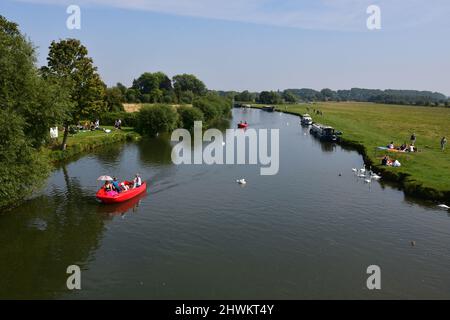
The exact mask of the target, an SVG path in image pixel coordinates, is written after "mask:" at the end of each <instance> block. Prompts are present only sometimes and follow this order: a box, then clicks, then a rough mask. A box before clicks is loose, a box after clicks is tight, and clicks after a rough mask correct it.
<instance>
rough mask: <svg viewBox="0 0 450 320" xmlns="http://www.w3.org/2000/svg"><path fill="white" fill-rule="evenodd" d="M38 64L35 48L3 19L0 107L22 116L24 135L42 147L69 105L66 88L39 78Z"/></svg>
mask: <svg viewBox="0 0 450 320" xmlns="http://www.w3.org/2000/svg"><path fill="white" fill-rule="evenodd" d="M35 61H36V58H35V51H34V47H33V45H32V44H31V43H30V42H29V41H28V40H27V39H26V38H25V37H24V36H23V35H22V34H21V33H20V31H19V29H18V26H17V24H15V23H13V22H10V21H8V20H6V19H5V18H4V17H3V16H0V70H1V72H0V108H1V109H3V110H8V111H9V112H15V113H17V114H18V115H20V116H21V117H22V118H23V120H24V127H23V130H24V133H25V136H26V137H27V139H29V140H30V143H31V144H32V145H33V146H40V145H41V144H42V143H44V142H45V141H46V140H47V139H48V138H49V128H50V126H54V125H55V124H56V123H57V122H58V121H60V120H61V119H62V118H63V117H64V115H65V112H66V110H67V108H69V107H70V103H69V102H68V92H67V91H65V90H64V88H61V87H59V86H58V84H57V83H53V82H51V81H46V80H45V79H43V78H42V77H41V76H40V74H39V72H38V69H37V68H36V66H35Z"/></svg>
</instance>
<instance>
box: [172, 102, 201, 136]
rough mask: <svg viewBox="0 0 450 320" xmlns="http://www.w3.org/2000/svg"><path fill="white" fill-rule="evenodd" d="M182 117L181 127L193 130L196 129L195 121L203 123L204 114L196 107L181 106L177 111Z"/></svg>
mask: <svg viewBox="0 0 450 320" xmlns="http://www.w3.org/2000/svg"><path fill="white" fill-rule="evenodd" d="M177 112H178V114H179V116H180V122H181V127H183V128H185V129H188V130H191V129H192V128H194V121H203V120H204V116H203V112H202V111H201V110H200V109H198V108H195V107H187V106H181V107H179V108H178V109H177Z"/></svg>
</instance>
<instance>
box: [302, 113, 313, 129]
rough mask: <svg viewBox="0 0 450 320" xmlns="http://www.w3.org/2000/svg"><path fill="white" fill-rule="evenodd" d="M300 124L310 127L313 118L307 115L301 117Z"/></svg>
mask: <svg viewBox="0 0 450 320" xmlns="http://www.w3.org/2000/svg"><path fill="white" fill-rule="evenodd" d="M300 123H301V124H302V125H304V126H310V125H312V124H313V120H312V118H311V116H310V115H309V114H307V113H305V114H304V115H302V116H301V119H300Z"/></svg>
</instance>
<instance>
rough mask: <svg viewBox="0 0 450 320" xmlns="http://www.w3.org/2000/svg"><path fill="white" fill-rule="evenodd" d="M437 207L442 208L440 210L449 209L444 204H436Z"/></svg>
mask: <svg viewBox="0 0 450 320" xmlns="http://www.w3.org/2000/svg"><path fill="white" fill-rule="evenodd" d="M438 207H439V208H442V209H447V210H448V209H450V207H449V206H447V205H445V204H438Z"/></svg>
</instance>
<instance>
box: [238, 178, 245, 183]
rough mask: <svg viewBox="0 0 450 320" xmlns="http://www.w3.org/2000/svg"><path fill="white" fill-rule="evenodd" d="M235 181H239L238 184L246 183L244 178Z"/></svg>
mask: <svg viewBox="0 0 450 320" xmlns="http://www.w3.org/2000/svg"><path fill="white" fill-rule="evenodd" d="M236 182H237V183H239V184H246V183H247V181H245V179H244V178H242V179H239V180H236Z"/></svg>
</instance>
